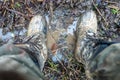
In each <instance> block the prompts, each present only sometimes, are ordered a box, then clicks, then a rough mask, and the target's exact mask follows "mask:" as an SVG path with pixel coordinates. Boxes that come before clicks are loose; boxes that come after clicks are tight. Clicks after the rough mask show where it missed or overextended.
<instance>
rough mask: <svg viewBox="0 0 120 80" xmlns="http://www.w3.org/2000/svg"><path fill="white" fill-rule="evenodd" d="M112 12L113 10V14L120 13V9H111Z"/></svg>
mask: <svg viewBox="0 0 120 80" xmlns="http://www.w3.org/2000/svg"><path fill="white" fill-rule="evenodd" d="M111 12H112V14H118V13H119V10H117V9H111Z"/></svg>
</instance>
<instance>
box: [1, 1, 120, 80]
mask: <svg viewBox="0 0 120 80" xmlns="http://www.w3.org/2000/svg"><path fill="white" fill-rule="evenodd" d="M89 9H92V10H94V11H95V13H96V15H97V19H98V35H99V38H100V39H105V40H109V41H114V40H116V41H117V42H119V41H120V1H119V0H94V1H93V0H0V41H1V42H2V44H4V43H6V42H7V41H8V40H10V39H18V38H19V37H21V36H23V37H25V36H26V33H27V28H28V24H29V22H30V20H31V18H32V17H33V16H34V15H36V14H42V15H43V16H44V17H45V18H46V20H47V23H48V29H49V33H48V39H49V41H48V47H49V49H51V50H52V51H54V50H56V49H57V48H58V46H57V45H56V42H59V40H58V35H57V34H60V33H61V32H62V33H64V35H63V36H65V35H66V34H69V37H67V38H66V40H67V42H70V41H71V42H73V44H74V41H75V30H76V29H75V28H72V27H71V25H72V26H76V22H77V19H78V18H79V17H80V15H81V14H82V13H84V12H85V11H86V10H89ZM75 21H76V22H75ZM56 22H57V24H54V23H56ZM61 30H62V31H61ZM54 31H55V32H54ZM65 32H66V33H65ZM52 35H54V36H52ZM53 37H54V38H53ZM71 42H70V43H71ZM68 44H69V43H68ZM51 47H52V48H51ZM71 49H73V47H71ZM53 55H55V54H53ZM67 57H68V61H67V63H66V62H64V61H60V62H57V63H55V62H53V61H52V59H48V60H47V62H46V64H45V68H44V71H43V72H44V74H45V77H46V78H47V79H48V80H85V79H86V76H85V73H84V65H82V64H81V63H79V62H77V61H76V59H75V58H74V57H73V54H69V55H67Z"/></svg>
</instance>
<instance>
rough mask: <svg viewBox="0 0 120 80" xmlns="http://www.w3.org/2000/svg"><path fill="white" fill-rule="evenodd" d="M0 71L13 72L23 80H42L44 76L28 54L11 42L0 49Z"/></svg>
mask: <svg viewBox="0 0 120 80" xmlns="http://www.w3.org/2000/svg"><path fill="white" fill-rule="evenodd" d="M0 71H14V72H17V73H19V74H21V75H24V76H25V78H26V79H25V80H43V79H44V76H43V74H42V72H41V70H40V69H39V68H38V67H37V65H36V64H35V63H34V62H33V61H32V59H31V58H30V56H29V55H28V53H26V52H25V51H24V50H22V49H20V48H18V47H15V46H14V45H13V44H12V43H11V42H9V43H7V44H5V45H3V46H1V47H0Z"/></svg>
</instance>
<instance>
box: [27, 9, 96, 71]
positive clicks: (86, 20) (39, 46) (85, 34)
mask: <svg viewBox="0 0 120 80" xmlns="http://www.w3.org/2000/svg"><path fill="white" fill-rule="evenodd" d="M46 29H47V25H46V21H45V19H44V18H43V17H42V16H41V15H36V16H34V17H33V18H32V20H31V22H30V24H29V28H28V36H31V40H30V41H29V43H28V44H30V45H29V49H30V51H33V52H34V51H35V53H37V54H38V55H39V57H38V59H39V61H40V62H39V63H40V69H41V70H42V69H43V66H44V63H45V61H46V59H47V55H48V54H47V53H48V51H49V49H50V50H52V49H53V48H55V49H56V48H58V46H59V45H57V43H54V42H52V41H51V40H50V39H52V38H50V36H54V34H51V35H50V34H47V30H46ZM48 33H49V32H48ZM76 33H77V35H76V36H77V42H76V46H75V44H74V45H73V46H75V53H74V54H75V58H76V59H77V60H78V61H79V62H81V63H83V64H85V65H86V72H87V73H88V71H89V70H88V71H87V69H88V67H87V66H88V64H89V62H90V59H91V58H92V57H93V55H94V54H93V45H94V42H93V41H92V40H91V39H90V38H93V37H94V36H95V35H96V34H97V19H96V15H95V13H94V12H93V11H92V10H90V11H86V12H85V13H84V14H83V15H82V17H80V19H79V20H78V22H77V29H76ZM55 34H57V32H56V33H55ZM59 34H60V33H58V35H59ZM63 36H64V35H63ZM47 38H48V40H47ZM62 40H63V41H62ZM61 41H62V42H64V41H65V39H61ZM46 42H47V44H46ZM62 42H61V43H62ZM68 43H69V42H68ZM66 44H67V42H66ZM66 44H63V45H62V46H63V47H62V49H61V48H58V49H56V50H55V51H54V49H53V51H51V53H53V56H55V58H53V57H52V58H53V60H55V61H57V60H61V59H62V60H65V58H62V57H63V55H60V53H61V54H64V53H62V52H66V51H70V50H71V49H69V47H70V46H69V45H68V46H69V47H67V48H66V47H65V46H66ZM71 46H72V45H71ZM47 47H48V48H49V49H47ZM47 50H48V51H47ZM61 50H62V52H60V51H61ZM72 50H73V49H72ZM71 52H72V51H71ZM57 54H58V56H56V55H57ZM65 54H66V53H65Z"/></svg>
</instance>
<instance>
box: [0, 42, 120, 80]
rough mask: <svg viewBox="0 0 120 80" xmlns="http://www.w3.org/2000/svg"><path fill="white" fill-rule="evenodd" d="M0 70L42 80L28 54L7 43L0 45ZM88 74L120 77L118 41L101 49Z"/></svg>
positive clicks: (106, 79) (108, 79)
mask: <svg viewBox="0 0 120 80" xmlns="http://www.w3.org/2000/svg"><path fill="white" fill-rule="evenodd" d="M0 55H1V56H0V71H7V70H13V71H16V72H18V73H20V74H23V75H25V76H27V79H28V80H43V79H44V77H43V74H42V72H41V71H40V69H39V68H38V67H37V65H36V64H35V63H34V62H33V61H32V60H31V58H30V57H29V55H28V54H27V53H26V52H25V51H24V50H22V49H20V48H18V47H15V46H14V45H13V44H11V43H7V44H5V45H3V46H1V47H0ZM88 71H89V76H90V77H92V78H94V80H119V79H120V43H118V44H112V45H110V46H109V47H107V48H105V49H104V50H103V51H101V52H100V53H99V54H98V55H97V56H96V57H95V58H94V59H93V60H92V61H91V62H90V63H89V64H88Z"/></svg>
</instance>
